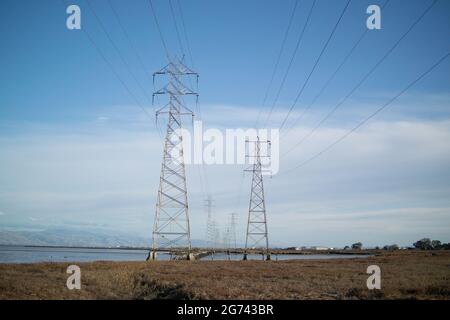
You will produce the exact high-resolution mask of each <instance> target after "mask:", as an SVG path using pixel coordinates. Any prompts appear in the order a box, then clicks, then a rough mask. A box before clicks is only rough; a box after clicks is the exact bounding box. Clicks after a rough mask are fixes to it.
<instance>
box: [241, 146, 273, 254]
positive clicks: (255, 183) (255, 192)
mask: <svg viewBox="0 0 450 320" xmlns="http://www.w3.org/2000/svg"><path fill="white" fill-rule="evenodd" d="M246 142H247V143H249V150H250V144H254V153H253V154H249V155H247V157H248V158H252V159H253V160H254V162H253V165H252V167H251V168H249V169H246V170H244V171H247V172H252V173H253V177H252V190H251V193H250V204H249V209H248V222H247V237H246V240H245V253H244V260H247V253H248V251H247V250H248V249H249V248H251V249H253V248H264V249H265V253H266V259H267V260H270V253H269V237H268V232H267V218H266V203H265V200H264V184H263V172H266V171H267V170H264V169H263V168H262V164H261V157H268V158H269V157H270V141H268V140H266V141H261V140H260V139H259V137H257V138H256V140H254V141H250V140H247V141H246ZM261 145H266V150H267V155H261Z"/></svg>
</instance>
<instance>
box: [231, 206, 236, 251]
mask: <svg viewBox="0 0 450 320" xmlns="http://www.w3.org/2000/svg"><path fill="white" fill-rule="evenodd" d="M231 245H232V246H233V248H234V249H236V248H237V244H236V212H232V213H231V216H230V246H231Z"/></svg>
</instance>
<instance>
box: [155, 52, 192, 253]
mask: <svg viewBox="0 0 450 320" xmlns="http://www.w3.org/2000/svg"><path fill="white" fill-rule="evenodd" d="M155 76H164V77H166V78H167V83H166V84H165V86H164V87H163V88H162V89H160V90H158V91H156V92H155V93H154V94H153V96H156V95H166V96H167V97H168V103H167V104H166V105H165V106H164V107H162V108H161V109H159V110H158V111H157V112H156V118H157V119H158V116H159V115H161V114H167V130H166V136H165V139H164V152H163V159H162V166H161V175H160V180H159V190H158V196H157V203H156V213H155V221H154V224H153V237H152V250H151V252H150V255H149V259H151V260H156V252H157V251H159V250H167V249H171V250H173V251H178V254H179V255H185V256H186V258H187V259H190V258H191V254H190V253H191V252H190V251H191V236H190V226H189V213H188V209H189V206H188V192H187V185H186V174H185V165H184V158H183V137H182V135H181V131H180V129H181V118H182V116H184V115H190V116H192V117H193V116H194V114H193V112H192V111H191V110H190V109H188V108H187V107H186V106H185V105H184V104H183V102H184V99H183V98H184V96H186V95H195V96H196V97H197V98H198V93H197V92H195V91H193V90H192V89H191V88H189V87H188V86H187V85H185V84H184V82H183V80H184V79H185V78H186V77H191V76H195V77H196V79H197V83H198V74H197V73H196V72H194V71H192V70H191V69H189V68H188V67H186V66H185V65H184V64H183V62H182V61H179V60H178V61H176V62H169V64H168V65H166V66H165V67H164V68H162V69H161V70H159V71H157V72H155V73H154V74H153V80H155Z"/></svg>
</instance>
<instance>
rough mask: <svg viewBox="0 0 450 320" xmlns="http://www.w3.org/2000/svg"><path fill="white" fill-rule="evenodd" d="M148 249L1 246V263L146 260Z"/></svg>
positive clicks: (161, 257)
mask: <svg viewBox="0 0 450 320" xmlns="http://www.w3.org/2000/svg"><path fill="white" fill-rule="evenodd" d="M147 255H148V250H142V249H114V248H111V249H85V248H45V247H26V246H0V263H31V262H90V261H99V260H101V261H145V259H146V258H147ZM169 259H170V255H169V254H168V253H164V252H159V253H158V260H169Z"/></svg>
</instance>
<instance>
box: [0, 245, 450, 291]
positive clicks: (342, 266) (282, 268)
mask: <svg viewBox="0 0 450 320" xmlns="http://www.w3.org/2000/svg"><path fill="white" fill-rule="evenodd" d="M372 264H376V265H378V266H380V268H381V273H382V274H381V279H382V280H381V286H382V287H381V290H368V289H367V287H366V280H367V277H368V276H369V275H368V274H366V269H367V267H368V266H369V265H372ZM68 265H69V263H35V264H0V299H450V252H448V251H437V252H421V251H397V252H383V253H379V254H377V255H376V256H373V257H370V258H359V259H350V260H345V259H339V260H291V261H278V262H276V261H153V262H93V263H77V265H79V266H80V267H81V283H82V287H81V290H68V289H67V287H66V280H67V277H68V276H69V275H68V274H67V273H66V268H67V266H68Z"/></svg>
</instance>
